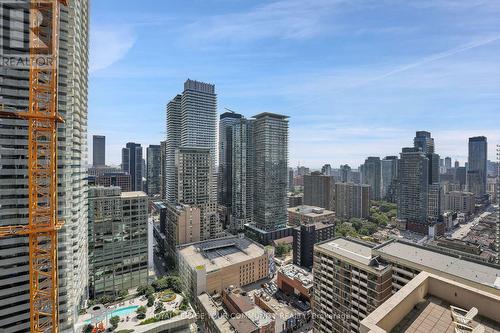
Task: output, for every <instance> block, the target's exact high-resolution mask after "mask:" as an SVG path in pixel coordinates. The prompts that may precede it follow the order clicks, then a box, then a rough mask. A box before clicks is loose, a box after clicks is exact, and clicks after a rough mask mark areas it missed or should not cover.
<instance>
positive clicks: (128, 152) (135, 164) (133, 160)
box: [122, 142, 143, 191]
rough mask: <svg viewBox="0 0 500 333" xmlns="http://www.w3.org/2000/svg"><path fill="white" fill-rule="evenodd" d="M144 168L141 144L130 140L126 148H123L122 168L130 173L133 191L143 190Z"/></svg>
mask: <svg viewBox="0 0 500 333" xmlns="http://www.w3.org/2000/svg"><path fill="white" fill-rule="evenodd" d="M142 169H143V168H142V147H141V145H140V144H138V143H134V142H128V143H127V144H126V146H125V148H122V170H123V171H124V172H126V173H128V174H129V175H130V181H131V184H130V185H131V186H130V188H131V190H132V191H142V175H143V173H142Z"/></svg>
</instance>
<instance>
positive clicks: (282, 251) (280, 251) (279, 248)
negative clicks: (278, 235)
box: [275, 243, 291, 257]
mask: <svg viewBox="0 0 500 333" xmlns="http://www.w3.org/2000/svg"><path fill="white" fill-rule="evenodd" d="M290 251H291V246H290V244H286V243H279V244H278V245H276V247H275V253H276V256H277V257H281V256H284V255H286V254H288V253H289V252H290Z"/></svg>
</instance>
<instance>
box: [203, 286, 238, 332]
mask: <svg viewBox="0 0 500 333" xmlns="http://www.w3.org/2000/svg"><path fill="white" fill-rule="evenodd" d="M198 302H199V303H200V304H201V306H202V307H203V308H204V309H205V311H206V312H207V313H208V315H209V316H210V317H211V318H212V320H213V322H214V324H215V326H217V328H218V329H219V330H220V331H222V332H231V328H232V326H231V324H230V323H229V321H228V320H227V318H226V316H224V315H220V314H221V311H222V307H220V306H218V305H217V304H216V303H215V302H214V301H213V300H212V298H211V297H210V296H208V294H205V293H203V294H201V295H199V296H198Z"/></svg>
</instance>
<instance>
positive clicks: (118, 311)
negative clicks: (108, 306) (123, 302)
mask: <svg viewBox="0 0 500 333" xmlns="http://www.w3.org/2000/svg"><path fill="white" fill-rule="evenodd" d="M138 307H139V305H132V306H126V307H124V308H119V309H116V310H114V311H113V312H111V317H113V316H125V315H128V314H130V313H132V312H134V311H135V310H137V308H138Z"/></svg>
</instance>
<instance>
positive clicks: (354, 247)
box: [316, 238, 373, 265]
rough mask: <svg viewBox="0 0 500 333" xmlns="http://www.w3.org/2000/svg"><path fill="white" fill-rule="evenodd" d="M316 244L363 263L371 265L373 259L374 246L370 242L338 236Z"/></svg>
mask: <svg viewBox="0 0 500 333" xmlns="http://www.w3.org/2000/svg"><path fill="white" fill-rule="evenodd" d="M316 246H317V247H318V248H321V249H324V250H326V251H329V252H332V253H334V254H337V255H340V256H342V257H345V258H348V259H351V260H354V261H357V262H359V263H361V264H363V265H370V262H371V260H372V248H373V246H370V245H368V244H366V245H365V244H363V243H361V242H358V241H353V240H350V239H346V238H336V239H333V240H331V241H328V242H325V243H321V244H319V245H316Z"/></svg>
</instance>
